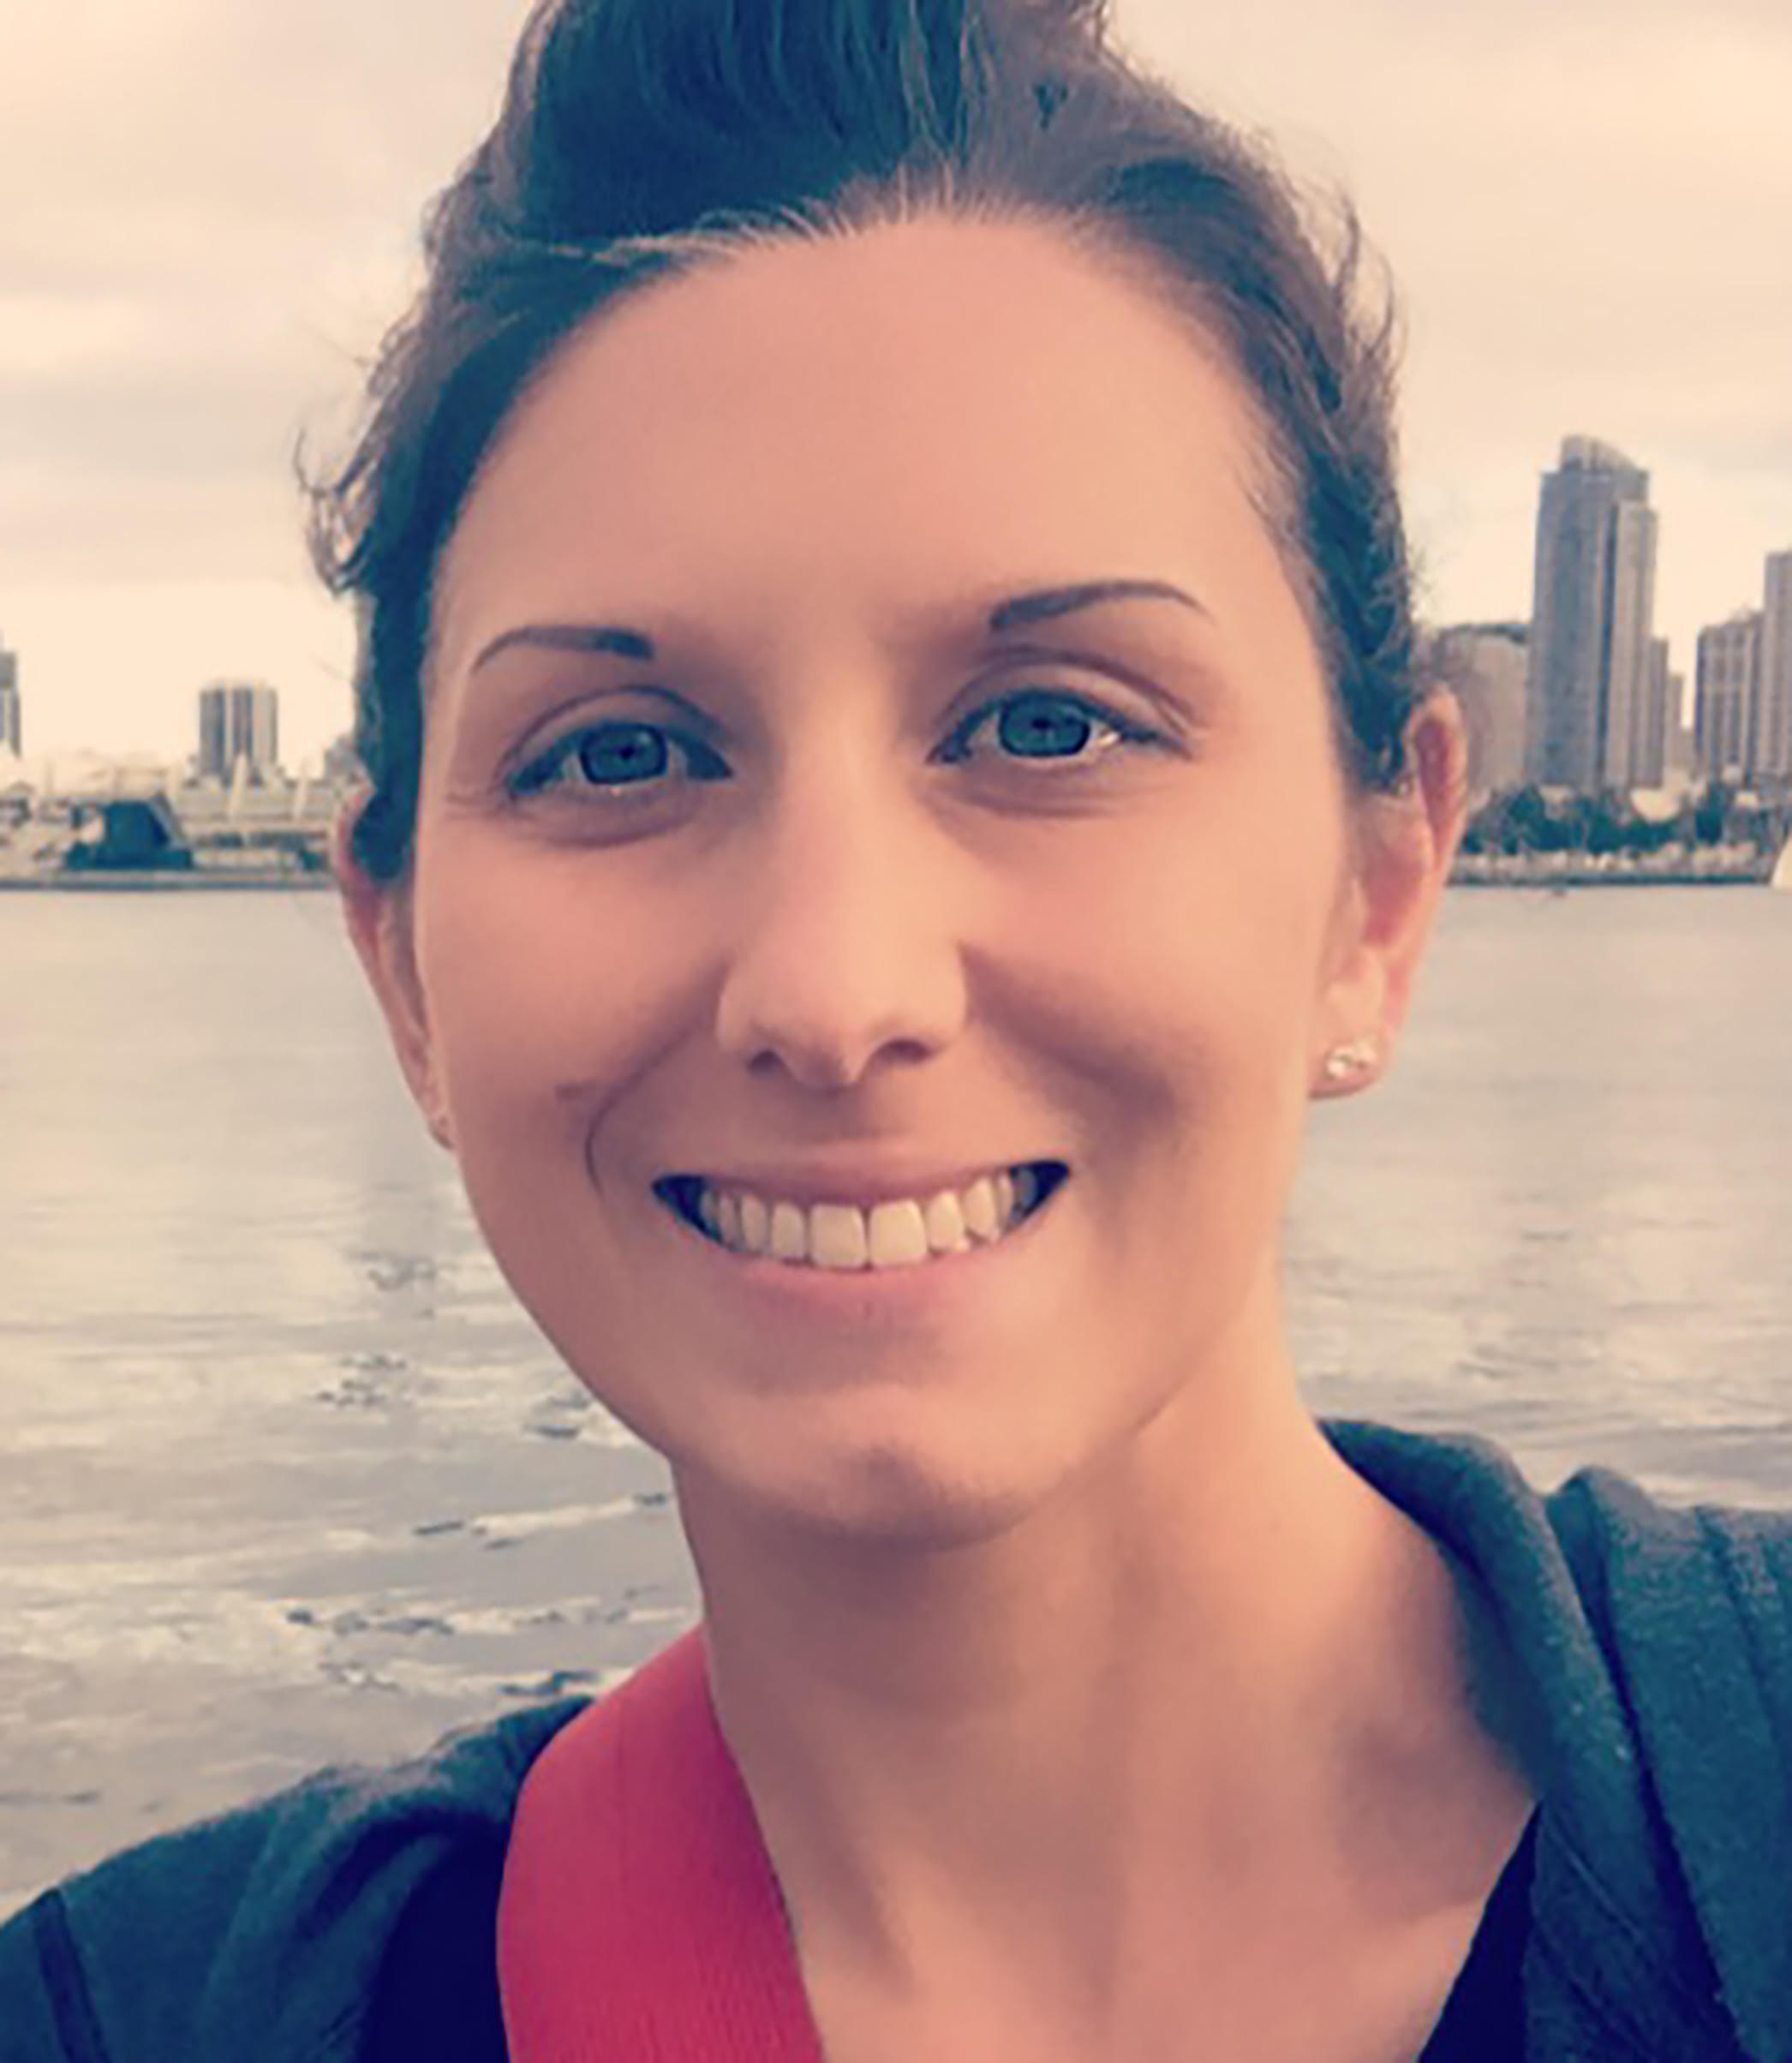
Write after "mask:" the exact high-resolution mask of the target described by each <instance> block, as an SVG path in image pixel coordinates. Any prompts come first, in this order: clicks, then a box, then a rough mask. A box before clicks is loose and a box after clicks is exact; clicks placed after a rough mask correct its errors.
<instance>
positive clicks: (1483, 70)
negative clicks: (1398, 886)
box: [0, 0, 1792, 766]
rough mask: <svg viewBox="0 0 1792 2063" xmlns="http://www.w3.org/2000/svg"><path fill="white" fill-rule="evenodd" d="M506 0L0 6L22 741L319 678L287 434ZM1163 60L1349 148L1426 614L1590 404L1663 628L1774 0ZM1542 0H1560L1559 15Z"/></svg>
mask: <svg viewBox="0 0 1792 2063" xmlns="http://www.w3.org/2000/svg"><path fill="white" fill-rule="evenodd" d="M523 11H524V10H523V7H522V6H521V5H520V4H518V3H517V0H302V3H301V0H60V4H58V5H57V6H54V7H51V6H41V7H31V8H27V7H26V6H24V5H22V4H20V5H14V6H11V7H9V8H8V9H6V19H5V20H4V21H3V23H0V138H3V140H4V144H3V149H0V639H3V640H4V642H5V643H8V644H9V645H10V646H12V647H13V648H14V649H15V650H17V651H18V652H19V653H20V655H21V682H22V685H23V687H24V691H25V696H26V726H27V736H26V749H27V754H28V755H34V754H36V753H38V752H41V751H45V750H61V749H63V748H67V747H70V746H76V745H83V744H86V745H94V746H99V747H102V748H105V749H108V750H120V751H123V750H134V749H146V750H155V751H161V752H166V753H169V754H170V755H172V754H178V753H182V752H185V751H188V750H191V749H192V746H193V744H194V728H195V725H194V697H195V694H196V691H197V690H198V688H199V687H200V685H202V684H203V683H204V682H206V680H208V679H215V678H218V677H220V676H230V677H245V676H253V677H257V678H262V679H268V680H271V681H272V682H273V683H274V684H275V685H277V686H278V688H279V689H280V691H281V700H282V727H283V745H284V757H285V758H286V760H287V762H288V763H289V764H290V765H295V766H296V765H297V764H298V763H299V762H301V761H302V760H303V759H305V758H306V757H308V756H313V755H315V754H316V753H318V752H319V751H320V750H321V748H322V746H323V745H324V744H326V742H327V741H328V739H329V738H332V737H333V736H334V735H335V734H336V733H337V732H338V731H340V730H342V729H343V728H344V727H345V726H346V724H347V722H348V719H349V691H348V687H347V685H346V684H347V679H348V673H349V653H350V649H351V641H350V637H349V627H348V625H347V622H346V620H345V619H344V618H343V613H342V612H341V611H339V610H338V609H337V606H336V605H335V604H334V603H332V602H331V601H328V599H327V598H326V597H324V596H323V595H321V594H320V592H319V591H318V590H317V589H315V587H314V583H313V582H312V580H311V577H310V575H309V572H308V568H307V565H306V562H305V559H304V557H303V553H302V545H301V529H300V525H301V511H300V507H299V503H298V499H297V496H296V491H295V489H294V487H293V485H292V481H291V476H290V468H289V459H290V451H291V448H292V445H293V441H294V439H295V436H296V434H297V433H298V432H299V431H300V430H301V428H306V427H307V426H308V427H309V428H311V430H312V431H313V432H314V434H319V435H321V436H323V437H324V438H325V439H326V440H329V439H331V438H332V437H333V438H335V439H337V440H338V441H339V440H340V438H341V435H342V433H343V428H344V427H345V425H346V423H347V422H349V420H351V419H352V411H353V409H354V406H355V403H356V400H357V398H358V386H357V380H358V373H357V361H358V360H359V359H360V358H361V357H362V356H364V355H365V354H366V353H367V351H368V350H370V349H371V347H372V346H373V344H374V342H375V341H376V340H377V338H378V337H379V334H380V332H382V330H383V329H384V328H385V325H386V324H387V322H388V321H389V320H391V318H392V317H393V316H395V315H396V314H397V313H398V311H399V309H400V308H401V307H402V305H403V301H404V299H405V297H406V296H407V295H408V293H409V289H410V287H411V285H412V284H413V283H414V280H415V264H416V260H415V249H416V242H417V224H418V220H419V218H420V215H421V210H422V208H423V206H424V204H425V202H426V200H427V198H428V196H429V195H430V194H431V193H432V192H433V191H434V190H435V188H438V187H439V185H440V184H441V183H442V182H443V181H444V180H445V178H446V177H447V176H449V174H450V173H451V171H452V170H453V168H454V166H455V164H457V162H458V160H459V159H460V158H462V157H463V156H464V154H465V153H466V152H467V151H468V150H469V149H470V147H472V145H473V144H474V142H475V141H476V139H477V137H478V135H479V134H480V132H481V129H483V127H484V126H485V125H486V124H487V122H488V121H489V119H490V117H491V116H492V114H493V111H495V108H496V105H497V100H498V95H499V88H500V85H501V82H502V76H503V69H504V65H505V60H506V57H507V55H508V51H509V48H510V45H511V40H512V38H513V36H514V34H515V32H516V29H517V26H518V25H519V23H520V21H521V20H522V18H523ZM1116 18H1117V20H1118V22H1119V25H1120V32H1121V36H1122V39H1123V40H1124V41H1126V43H1127V44H1128V45H1130V46H1131V47H1132V49H1133V50H1135V51H1138V53H1140V54H1141V55H1143V56H1144V57H1147V58H1149V59H1150V61H1151V62H1152V63H1154V64H1156V66H1158V67H1159V68H1160V69H1162V70H1163V71H1164V72H1166V73H1167V74H1168V75H1169V76H1171V77H1172V78H1173V79H1174V81H1176V82H1177V83H1178V84H1179V85H1180V86H1181V87H1183V88H1184V89H1185V90H1186V91H1188V92H1189V93H1192V94H1193V95H1194V96H1195V97H1197V98H1199V99H1204V100H1205V101H1206V102H1207V103H1208V104H1209V105H1212V106H1214V107H1215V108H1216V109H1217V110H1218V111H1221V112H1222V113H1225V114H1228V115H1230V116H1232V117H1235V118H1239V119H1242V120H1244V121H1245V122H1246V123H1250V124H1252V125H1255V126H1261V127H1263V128H1266V129H1269V131H1270V132H1271V133H1272V134H1274V135H1275V136H1276V137H1277V138H1278V139H1279V140H1280V141H1281V144H1282V147H1283V148H1284V151H1285V152H1286V154H1287V156H1288V157H1289V158H1290V159H1291V160H1292V161H1293V164H1295V166H1296V167H1297V168H1298V169H1299V170H1302V171H1304V172H1305V173H1307V174H1308V175H1310V176H1319V177H1321V178H1330V179H1334V180H1341V181H1342V182H1344V183H1346V184H1347V186H1348V187H1349V188H1351V189H1352V191H1353V193H1354V194H1355V195H1356V197H1357V200H1358V201H1359V205H1360V207H1361V210H1362V212H1363V215H1364V217H1365V221H1366V223H1367V225H1368V227H1369V230H1370V231H1371V236H1373V237H1374V239H1375V241H1376V242H1377V244H1378V245H1379V246H1380V248H1381V249H1382V250H1383V253H1384V254H1386V256H1387V257H1388V259H1389V261H1390V262H1391V264H1392V266H1393V268H1394V271H1395V276H1396V278H1397V279H1398V281H1399V284H1400V286H1401V293H1402V296H1403V298H1404V302H1405V307H1406V312H1407V324H1408V331H1409V344H1408V350H1407V386H1406V404H1405V425H1406V430H1405V436H1406V451H1407V492H1408V500H1409V508H1410V511H1411V515H1412V520H1413V531H1414V534H1415V538H1416V541H1417V542H1418V545H1419V549H1420V551H1421V553H1422V554H1423V556H1424V559H1425V564H1426V566H1427V568H1428V572H1429V583H1430V584H1429V591H1428V593H1427V595H1426V597H1425V601H1426V613H1427V614H1429V615H1430V616H1431V617H1432V618H1433V619H1444V620H1448V619H1463V618H1481V617H1521V616H1525V615H1526V614H1528V613H1529V608H1530V584H1531V553H1532V523H1533V512H1534V508H1535V500H1536V491H1537V480H1538V474H1539V473H1540V472H1541V471H1542V470H1544V469H1545V468H1546V467H1548V466H1549V465H1550V464H1551V463H1553V462H1554V457H1555V453H1556V448H1557V445H1559V442H1560V440H1561V438H1562V435H1563V434H1565V433H1568V432H1570V431H1577V432H1585V433H1588V434H1593V435H1596V436H1601V437H1604V438H1606V439H1608V440H1610V441H1612V442H1614V443H1616V444H1617V445H1621V446H1622V448H1623V449H1624V450H1626V451H1628V452H1629V454H1630V455H1631V456H1632V457H1634V459H1636V461H1637V462H1638V463H1640V464H1642V465H1644V466H1646V468H1648V469H1649V470H1650V472H1651V473H1652V476H1653V490H1652V491H1653V499H1654V501H1655V504H1656V506H1657V507H1658V510H1659V511H1661V551H1660V561H1659V567H1658V605H1657V627H1658V630H1659V631H1664V632H1665V633H1666V634H1668V635H1669V636H1670V638H1671V640H1672V644H1673V654H1674V664H1675V665H1676V667H1678V668H1680V669H1681V670H1683V671H1685V672H1686V673H1687V674H1688V675H1690V673H1691V671H1692V661H1693V637H1694V634H1695V632H1696V631H1697V630H1698V628H1699V625H1701V624H1704V623H1706V622H1710V621H1713V620H1715V619H1718V618H1721V617H1722V616H1723V615H1726V614H1728V613H1729V611H1731V610H1732V609H1734V608H1736V607H1742V606H1745V605H1753V606H1759V597H1760V588H1761V560H1762V558H1763V556H1764V555H1765V553H1767V552H1768V551H1769V550H1774V549H1780V548H1783V547H1792V142H1789V140H1788V139H1789V137H1792V5H1789V4H1788V3H1787V0H1702V4H1701V5H1700V6H1699V7H1698V8H1697V9H1695V8H1694V7H1693V6H1692V5H1691V4H1683V3H1681V0H1571V3H1570V4H1568V5H1563V4H1562V3H1561V0H1499V4H1498V5H1497V6H1486V5H1483V4H1480V0H1358V3H1356V4H1353V5H1349V6H1340V5H1338V4H1335V0H1250V4H1248V5H1245V6H1239V5H1237V4H1236V3H1235V0H1227V3H1226V4H1224V5H1221V4H1218V3H1217V0H1216V4H1213V5H1207V4H1205V3H1204V0H1116ZM1565 22H1568V23H1571V26H1565V25H1564V24H1565Z"/></svg>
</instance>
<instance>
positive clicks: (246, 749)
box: [199, 680, 280, 780]
mask: <svg viewBox="0 0 1792 2063" xmlns="http://www.w3.org/2000/svg"><path fill="white" fill-rule="evenodd" d="M239 759H245V760H247V761H248V768H249V772H250V774H252V775H254V774H266V773H270V772H272V769H273V768H275V767H276V766H278V763H279V759H280V698H279V697H278V695H277V694H276V693H275V691H274V690H273V689H272V688H267V687H263V686H261V685H259V684H258V683H256V682H254V681H230V680H225V681H218V682H217V683H216V684H214V685H212V686H211V687H209V688H201V689H200V697H199V773H200V779H201V780H206V779H207V778H210V779H211V780H230V779H231V778H232V776H233V775H234V774H235V773H236V762H237V761H238V760H239Z"/></svg>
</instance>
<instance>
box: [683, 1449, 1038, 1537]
mask: <svg viewBox="0 0 1792 2063" xmlns="http://www.w3.org/2000/svg"><path fill="white" fill-rule="evenodd" d="M804 1444H805V1447H806V1448H807V1451H806V1452H804V1453H803V1455H802V1456H797V1455H796V1454H793V1453H792V1452H791V1450H789V1449H788V1448H786V1449H785V1450H784V1451H782V1452H780V1454H779V1455H777V1456H775V1457H771V1458H769V1459H768V1465H767V1466H766V1468H764V1469H763V1470H757V1469H756V1470H754V1471H752V1473H751V1474H748V1473H746V1472H745V1471H744V1469H743V1468H742V1466H741V1456H740V1453H739V1450H738V1449H737V1450H735V1451H734V1452H732V1453H731V1454H730V1456H728V1457H727V1462H726V1466H722V1465H719V1464H716V1463H711V1462H694V1463H684V1462H678V1461H673V1462H672V1464H671V1466H672V1476H673V1480H674V1481H675V1482H676V1484H677V1486H678V1500H679V1504H680V1506H681V1508H682V1509H684V1510H686V1511H687V1512H696V1511H699V1510H700V1509H701V1508H702V1507H703V1506H714V1505H715V1504H724V1505H726V1506H727V1507H729V1508H731V1509H732V1511H733V1512H734V1513H735V1514H736V1515H739V1516H744V1515H747V1514H750V1515H751V1516H750V1520H749V1522H750V1524H752V1525H753V1526H755V1527H756V1528H757V1527H761V1526H765V1525H770V1526H772V1527H773V1528H775V1529H777V1530H779V1531H781V1532H789V1533H792V1534H812V1535H814V1536H815V1537H816V1538H817V1539H818V1540H825V1541H826V1542H827V1543H828V1544H829V1545H830V1546H832V1547H833V1549H834V1551H835V1552H839V1551H840V1550H842V1549H847V1548H850V1547H853V1546H857V1547H862V1548H869V1549H877V1548H895V1549H903V1550H907V1551H911V1552H940V1551H946V1550H950V1549H953V1548H957V1547H972V1546H981V1545H983V1544H984V1543H986V1542H988V1541H989V1540H997V1539H1000V1538H1001V1535H1003V1534H1006V1533H1008V1532H1011V1531H1012V1529H1013V1528H1014V1527H1016V1526H1017V1525H1018V1524H1019V1523H1021V1522H1022V1521H1023V1520H1024V1519H1025V1518H1026V1517H1027V1516H1029V1515H1030V1513H1032V1512H1033V1511H1035V1510H1037V1509H1038V1507H1039V1506H1040V1505H1041V1504H1042V1503H1044V1502H1046V1501H1048V1498H1049V1497H1050V1494H1051V1490H1052V1487H1053V1486H1052V1485H1051V1484H1050V1483H1049V1482H1044V1481H1038V1480H1028V1479H1026V1478H1024V1476H1023V1474H1022V1472H1021V1470H1020V1468H1018V1466H1017V1461H1018V1457H1017V1456H1015V1455H1014V1454H1013V1453H1012V1452H1009V1453H1007V1454H1001V1455H997V1454H992V1455H990V1456H989V1457H988V1459H987V1465H986V1466H983V1467H978V1466H976V1465H974V1463H973V1462H971V1457H969V1456H965V1454H963V1453H962V1452H961V1453H959V1454H958V1455H955V1456H947V1455H943V1454H941V1453H938V1452H928V1451H926V1450H924V1449H923V1446H922V1444H921V1443H920V1442H919V1441H917V1439H915V1438H913V1437H912V1436H911V1437H910V1438H907V1439H905V1440H902V1441H895V1440H881V1441H879V1442H876V1443H875V1444H873V1443H869V1442H864V1441H861V1442H857V1443H854V1444H851V1445H848V1444H846V1443H844V1442H843V1443H841V1444H838V1445H835V1446H833V1447H832V1448H831V1449H822V1450H817V1449H816V1448H815V1446H813V1445H812V1444H809V1443H804Z"/></svg>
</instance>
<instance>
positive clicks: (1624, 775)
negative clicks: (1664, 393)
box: [1525, 437, 1661, 792]
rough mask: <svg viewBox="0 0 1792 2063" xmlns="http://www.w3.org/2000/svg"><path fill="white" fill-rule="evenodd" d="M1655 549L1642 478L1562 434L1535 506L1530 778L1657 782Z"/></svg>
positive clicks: (1607, 448) (1603, 448) (1596, 784)
mask: <svg viewBox="0 0 1792 2063" xmlns="http://www.w3.org/2000/svg"><path fill="white" fill-rule="evenodd" d="M1655 546H1656V516H1655V511H1654V510H1653V509H1652V508H1651V507H1650V506H1649V475H1647V474H1646V472H1644V471H1643V470H1642V469H1640V467H1638V466H1636V465H1634V464H1633V463H1631V461H1630V460H1629V459H1628V458H1627V457H1625V456H1624V454H1623V453H1622V451H1616V450H1615V449H1614V448H1613V447H1612V446H1611V445H1609V444H1601V443H1600V442H1599V441H1598V440H1597V439H1596V438H1592V437H1564V438H1563V439H1562V457H1561V461H1560V463H1559V465H1558V466H1557V469H1556V471H1555V472H1553V473H1545V474H1544V478H1543V493H1542V496H1541V498H1540V499H1539V501H1538V511H1537V562H1536V577H1535V586H1534V589H1533V595H1532V608H1531V641H1530V647H1529V660H1528V667H1527V673H1526V757H1525V767H1526V774H1527V775H1528V777H1529V778H1530V779H1531V780H1535V781H1541V782H1544V784H1546V785H1556V786H1563V787H1571V788H1576V789H1580V790H1581V791H1583V792H1590V791H1592V790H1595V789H1598V788H1628V787H1646V786H1654V785H1656V784H1657V783H1658V781H1659V780H1660V779H1661V768H1660V764H1659V762H1658V761H1654V754H1653V751H1652V744H1653V736H1652V733H1654V729H1655V727H1654V725H1653V723H1652V721H1650V706H1651V698H1650V691H1651V685H1652V682H1653V681H1655V680H1656V679H1658V673H1657V667H1658V663H1659V662H1658V661H1655V660H1654V659H1653V658H1652V654H1651V650H1650V647H1651V644H1652V636H1653V623H1654V613H1655ZM1652 761H1654V763H1652Z"/></svg>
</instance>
